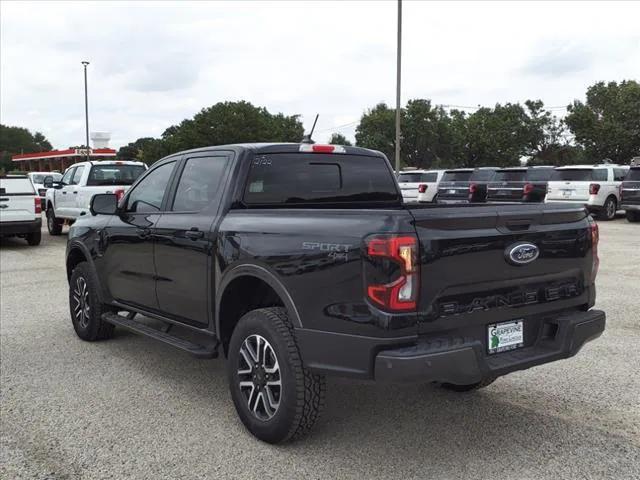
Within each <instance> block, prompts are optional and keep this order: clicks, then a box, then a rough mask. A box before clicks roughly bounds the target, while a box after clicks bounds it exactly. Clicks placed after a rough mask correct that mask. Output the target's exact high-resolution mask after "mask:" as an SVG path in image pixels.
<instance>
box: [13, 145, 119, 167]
mask: <svg viewBox="0 0 640 480" xmlns="http://www.w3.org/2000/svg"><path fill="white" fill-rule="evenodd" d="M115 156H116V151H115V150H114V149H113V148H90V149H89V160H106V159H109V158H113V157H115ZM86 159H87V149H85V148H68V149H66V150H51V151H50V152H36V153H22V154H20V155H14V156H12V157H11V161H13V162H16V166H17V167H18V170H21V171H24V172H50V171H55V170H58V171H60V172H63V171H64V170H65V169H67V168H68V167H69V165H72V164H74V163H77V162H84V161H85V160H86Z"/></svg>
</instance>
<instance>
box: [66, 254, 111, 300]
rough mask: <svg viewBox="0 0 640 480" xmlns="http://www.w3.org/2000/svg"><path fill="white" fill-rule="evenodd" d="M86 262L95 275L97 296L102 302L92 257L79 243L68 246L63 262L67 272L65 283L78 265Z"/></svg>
mask: <svg viewBox="0 0 640 480" xmlns="http://www.w3.org/2000/svg"><path fill="white" fill-rule="evenodd" d="M82 262H87V263H88V264H89V265H90V266H91V269H92V270H93V272H94V274H95V280H96V283H97V284H98V296H99V298H100V300H101V301H102V300H103V298H104V295H103V292H102V285H101V284H100V279H99V278H98V275H97V272H96V271H95V265H94V263H93V257H92V256H91V253H90V252H89V250H88V249H87V248H86V247H85V246H84V245H83V244H81V243H72V244H70V245H69V247H68V249H67V258H66V260H65V266H66V270H67V282H69V281H70V280H71V274H72V273H73V269H74V268H76V266H78V265H79V264H80V263H82Z"/></svg>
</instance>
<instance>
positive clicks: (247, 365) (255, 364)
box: [238, 335, 282, 421]
mask: <svg viewBox="0 0 640 480" xmlns="http://www.w3.org/2000/svg"><path fill="white" fill-rule="evenodd" d="M238 382H239V386H240V392H241V393H242V394H243V396H244V398H245V400H246V402H247V407H248V408H249V411H250V412H251V413H252V414H253V416H254V417H256V418H257V419H259V420H262V421H267V420H271V419H272V418H273V416H274V415H275V414H276V412H277V411H278V408H279V407H280V400H281V398H282V378H281V376H280V366H279V364H278V358H277V357H276V353H275V351H274V350H273V347H272V346H271V344H270V343H269V342H268V341H267V339H265V338H264V337H262V336H261V335H250V336H248V337H247V338H245V340H244V342H242V345H241V346H240V356H239V359H238Z"/></svg>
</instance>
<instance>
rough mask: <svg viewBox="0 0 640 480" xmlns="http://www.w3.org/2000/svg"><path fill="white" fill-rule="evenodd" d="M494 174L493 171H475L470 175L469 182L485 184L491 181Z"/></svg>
mask: <svg viewBox="0 0 640 480" xmlns="http://www.w3.org/2000/svg"><path fill="white" fill-rule="evenodd" d="M495 174H496V172H495V170H476V171H475V172H473V174H472V175H471V180H474V181H476V182H486V181H489V180H493V177H494V176H495Z"/></svg>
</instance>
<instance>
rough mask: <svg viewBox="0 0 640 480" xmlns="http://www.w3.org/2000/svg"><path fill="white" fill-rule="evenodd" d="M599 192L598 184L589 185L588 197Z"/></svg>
mask: <svg viewBox="0 0 640 480" xmlns="http://www.w3.org/2000/svg"><path fill="white" fill-rule="evenodd" d="M599 191H600V184H599V183H592V184H591V185H589V195H597V194H598V192H599Z"/></svg>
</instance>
